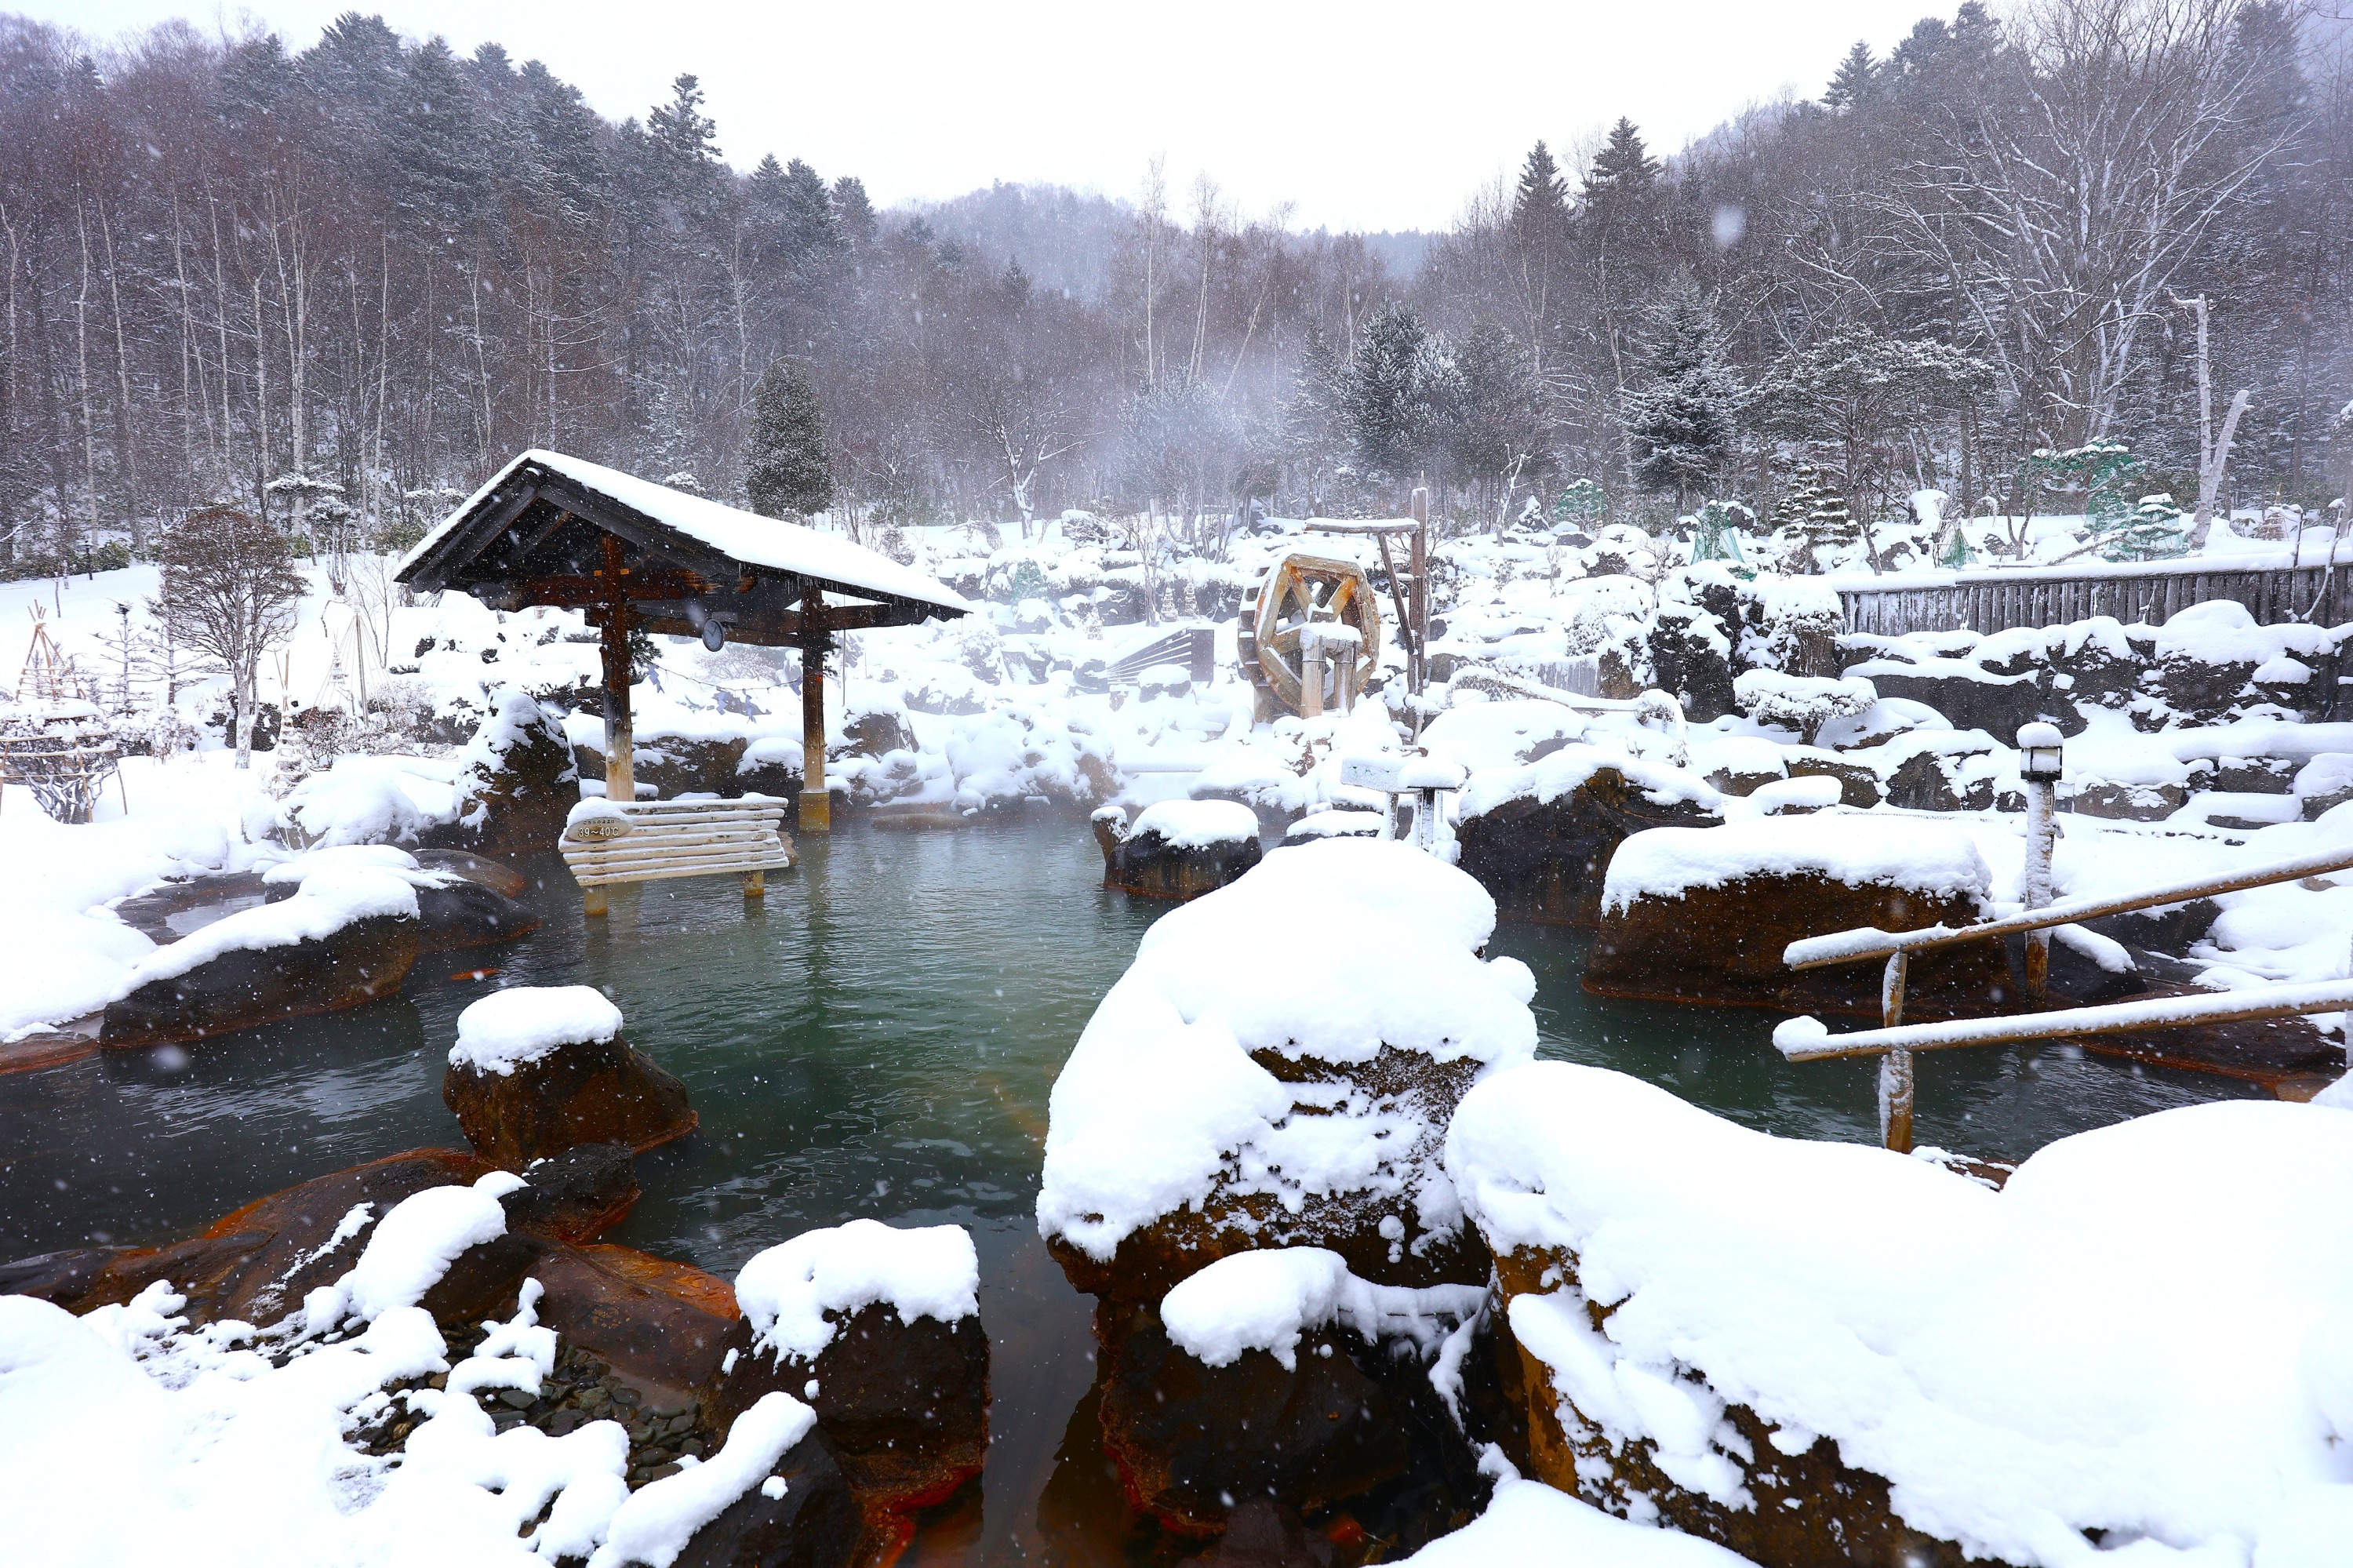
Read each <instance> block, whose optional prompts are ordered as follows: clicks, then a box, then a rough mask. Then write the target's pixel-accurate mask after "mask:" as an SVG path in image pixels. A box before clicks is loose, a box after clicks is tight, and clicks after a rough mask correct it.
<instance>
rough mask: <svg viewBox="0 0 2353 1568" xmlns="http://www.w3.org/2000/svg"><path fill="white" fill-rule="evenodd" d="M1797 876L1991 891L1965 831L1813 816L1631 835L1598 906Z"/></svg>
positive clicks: (1979, 894) (1937, 890)
mask: <svg viewBox="0 0 2353 1568" xmlns="http://www.w3.org/2000/svg"><path fill="white" fill-rule="evenodd" d="M1547 760H1549V759H1547ZM1807 872H1811V873H1814V874H1819V875H1821V876H1826V877H1828V878H1830V879H1831V881H1833V882H1842V883H1845V884H1846V885H1849V886H1851V887H1864V886H1887V887H1902V888H1908V889H1910V890H1912V891H1914V892H1917V893H1927V894H1934V895H1937V896H1940V897H1941V896H1944V895H1949V894H1955V893H1967V894H1970V895H1974V896H1975V897H1976V898H1977V899H1978V901H1979V902H1983V901H1984V900H1985V899H1986V898H1988V897H1989V895H1991V892H1992V888H1993V876H1992V874H1991V873H1990V872H1989V871H1988V870H1987V869H1986V863H1985V857H1984V856H1983V855H1981V854H1979V853H1978V847H1977V842H1976V841H1975V840H1973V839H1972V838H1970V836H1969V834H1968V832H1967V831H1966V830H1965V829H1962V828H1960V827H1957V826H1953V825H1948V824H1947V823H1943V822H1931V821H1923V820H1922V819H1920V818H1918V817H1897V816H1881V815H1876V814H1871V813H1860V812H1856V813H1848V812H1841V813H1836V814H1826V813H1816V814H1813V815H1809V816H1795V817H1757V818H1752V819H1750V820H1748V821H1739V822H1728V823H1726V824H1725V825H1724V826H1723V827H1720V828H1651V829H1650V830H1648V831H1647V832H1639V833H1636V834H1634V835H1632V836H1631V837H1630V838H1629V839H1627V840H1626V842H1624V843H1621V844H1620V845H1619V846H1618V853H1616V854H1614V855H1612V856H1611V857H1610V859H1609V875H1608V877H1607V878H1606V879H1605V881H1604V882H1603V884H1602V892H1601V908H1602V912H1603V913H1604V914H1614V913H1616V912H1617V911H1619V910H1620V909H1623V908H1625V907H1627V906H1629V905H1630V904H1632V903H1633V902H1634V900H1635V899H1637V898H1641V897H1645V896H1648V897H1653V898H1681V897H1682V896H1683V895H1684V894H1686V893H1688V892H1689V891H1690V890H1691V889H1693V888H1694V887H1721V886H1723V885H1725V883H1727V882H1735V881H1737V880H1738V879H1740V878H1741V877H1744V876H1757V875H1780V876H1789V875H1796V874H1801V873H1807Z"/></svg>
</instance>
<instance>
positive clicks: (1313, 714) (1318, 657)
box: [1299, 620, 1324, 718]
mask: <svg viewBox="0 0 2353 1568" xmlns="http://www.w3.org/2000/svg"><path fill="white" fill-rule="evenodd" d="M1299 716H1300V717H1301V718H1321V717H1323V716H1324V636H1323V633H1322V631H1321V630H1319V629H1318V628H1317V627H1316V625H1315V623H1314V621H1312V620H1311V621H1309V622H1307V624H1305V625H1304V626H1302V627H1301V628H1300V629H1299Z"/></svg>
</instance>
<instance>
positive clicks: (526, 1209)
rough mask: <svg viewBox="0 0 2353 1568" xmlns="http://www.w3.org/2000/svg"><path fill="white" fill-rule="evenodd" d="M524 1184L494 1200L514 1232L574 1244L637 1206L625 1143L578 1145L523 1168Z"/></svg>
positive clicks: (600, 1232)
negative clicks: (522, 1232) (523, 1231)
mask: <svg viewBox="0 0 2353 1568" xmlns="http://www.w3.org/2000/svg"><path fill="white" fill-rule="evenodd" d="M522 1177H523V1180H524V1181H526V1182H528V1183H529V1185H527V1186H525V1187H523V1188H522V1189H521V1190H520V1191H518V1192H510V1193H508V1194H507V1195H506V1196H505V1197H504V1198H502V1199H501V1200H500V1203H501V1206H502V1207H503V1208H504V1209H505V1210H506V1212H507V1224H511V1225H512V1226H514V1227H515V1228H516V1229H518V1230H525V1231H530V1232H532V1233H533V1234H538V1235H543V1236H547V1237H550V1238H552V1239H554V1240H556V1241H565V1242H572V1243H574V1244H575V1245H576V1244H580V1243H585V1242H592V1241H595V1240H596V1238H597V1237H598V1236H600V1235H603V1234H605V1233H606V1232H607V1231H609V1230H611V1229H612V1228H613V1227H614V1226H615V1225H617V1224H620V1223H621V1222H622V1221H623V1220H624V1219H626V1218H628V1213H629V1211H630V1209H632V1208H633V1207H635V1206H636V1204H637V1202H638V1168H637V1161H636V1160H634V1159H632V1158H631V1152H630V1150H629V1146H628V1144H626V1143H582V1144H575V1146H574V1147H572V1148H570V1149H567V1150H565V1151H564V1152H563V1153H561V1154H556V1155H552V1156H550V1157H549V1158H547V1159H544V1160H533V1161H532V1162H531V1163H530V1164H529V1165H526V1166H525V1167H523V1171H522Z"/></svg>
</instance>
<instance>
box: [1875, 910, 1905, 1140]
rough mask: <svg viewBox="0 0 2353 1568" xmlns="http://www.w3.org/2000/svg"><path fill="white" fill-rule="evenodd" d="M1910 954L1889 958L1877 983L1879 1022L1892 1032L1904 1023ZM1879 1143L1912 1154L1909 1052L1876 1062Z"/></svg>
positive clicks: (1897, 953) (1894, 955)
mask: <svg viewBox="0 0 2353 1568" xmlns="http://www.w3.org/2000/svg"><path fill="white" fill-rule="evenodd" d="M1909 970H1910V963H1909V955H1907V954H1905V953H1904V952H1902V951H1900V950H1899V951H1897V952H1894V953H1891V954H1889V955H1888V959H1887V970H1886V973H1885V974H1884V975H1883V977H1882V978H1881V980H1880V982H1879V1022H1880V1024H1881V1026H1882V1027H1883V1028H1888V1029H1893V1028H1894V1027H1895V1025H1897V1024H1899V1023H1901V1022H1904V981H1905V976H1906V975H1907V974H1908V972H1909ZM1879 1141H1880V1143H1881V1144H1882V1145H1883V1146H1884V1147H1885V1148H1888V1149H1892V1150H1894V1151H1895V1152H1896V1153H1898V1154H1909V1153H1911V1152H1912V1053H1911V1052H1910V1051H1908V1050H1905V1049H1902V1048H1900V1047H1899V1048H1898V1049H1895V1050H1893V1051H1890V1052H1888V1053H1887V1054H1886V1055H1884V1056H1882V1057H1881V1058H1880V1059H1879Z"/></svg>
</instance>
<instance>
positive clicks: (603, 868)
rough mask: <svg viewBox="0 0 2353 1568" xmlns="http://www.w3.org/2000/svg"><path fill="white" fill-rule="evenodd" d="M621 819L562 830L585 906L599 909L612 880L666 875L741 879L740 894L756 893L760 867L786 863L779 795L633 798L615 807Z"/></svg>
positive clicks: (789, 858)
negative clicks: (624, 816) (622, 815)
mask: <svg viewBox="0 0 2353 1568" xmlns="http://www.w3.org/2000/svg"><path fill="white" fill-rule="evenodd" d="M619 810H621V811H622V812H624V813H626V814H627V819H628V820H627V821H626V822H624V821H622V820H621V819H619V818H616V817H611V816H604V817H590V818H587V819H586V820H585V821H579V822H575V824H573V826H572V827H570V828H569V829H567V830H566V831H565V834H564V839H563V842H562V844H561V845H560V847H561V849H562V851H563V853H564V863H565V864H566V865H568V866H570V867H571V868H572V874H573V876H574V878H575V879H576V880H577V881H578V882H579V884H580V885H581V887H582V889H583V890H584V891H585V893H586V902H587V913H588V914H590V915H592V916H595V915H602V914H604V913H605V889H606V888H607V886H608V885H611V884H613V883H617V882H659V881H662V880H665V879H667V878H669V877H673V876H724V875H726V874H729V873H730V872H733V873H735V874H739V875H741V876H742V877H743V879H744V897H746V898H759V897H763V896H765V895H766V893H767V874H768V873H769V872H771V871H783V870H785V869H786V868H787V867H789V866H790V865H791V864H792V863H793V843H792V841H791V840H790V839H788V838H786V837H785V835H784V833H783V832H782V831H781V828H780V824H781V823H782V822H783V821H784V817H785V803H784V802H783V801H782V800H769V799H764V798H754V799H750V800H639V801H637V802H635V803H633V804H630V805H625V806H621V807H619Z"/></svg>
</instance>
